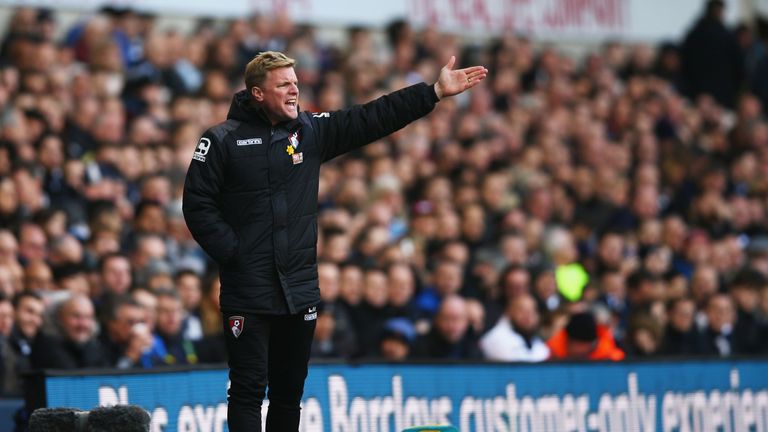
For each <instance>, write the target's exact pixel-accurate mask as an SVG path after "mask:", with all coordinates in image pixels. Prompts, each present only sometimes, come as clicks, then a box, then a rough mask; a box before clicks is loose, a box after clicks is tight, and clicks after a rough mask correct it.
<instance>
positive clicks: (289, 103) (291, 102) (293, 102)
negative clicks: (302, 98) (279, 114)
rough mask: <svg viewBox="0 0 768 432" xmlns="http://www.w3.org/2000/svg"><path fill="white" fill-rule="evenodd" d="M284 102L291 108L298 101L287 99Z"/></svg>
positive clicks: (294, 106)
mask: <svg viewBox="0 0 768 432" xmlns="http://www.w3.org/2000/svg"><path fill="white" fill-rule="evenodd" d="M285 104H286V105H288V106H289V107H291V108H296V104H298V101H297V100H296V99H288V101H287V102H286V103H285Z"/></svg>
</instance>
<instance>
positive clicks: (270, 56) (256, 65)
mask: <svg viewBox="0 0 768 432" xmlns="http://www.w3.org/2000/svg"><path fill="white" fill-rule="evenodd" d="M295 64H296V60H294V59H292V58H290V57H288V56H286V55H285V54H283V53H281V52H277V51H264V52H263V53H260V54H259V55H257V56H256V57H254V58H253V60H251V61H250V62H248V65H247V66H245V88H247V89H249V90H250V89H251V88H253V87H255V86H259V85H261V84H262V83H263V82H264V78H266V76H267V72H269V71H271V70H273V69H278V68H282V67H293V65H295Z"/></svg>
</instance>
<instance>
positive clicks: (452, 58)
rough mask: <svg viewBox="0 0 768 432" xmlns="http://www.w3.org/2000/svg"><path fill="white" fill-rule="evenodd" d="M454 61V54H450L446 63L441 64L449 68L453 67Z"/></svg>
mask: <svg viewBox="0 0 768 432" xmlns="http://www.w3.org/2000/svg"><path fill="white" fill-rule="evenodd" d="M454 63H456V56H451V58H450V59H449V60H448V63H446V64H445V66H443V67H444V68H446V69H448V70H451V69H453V64H454Z"/></svg>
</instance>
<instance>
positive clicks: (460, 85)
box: [435, 56, 488, 99]
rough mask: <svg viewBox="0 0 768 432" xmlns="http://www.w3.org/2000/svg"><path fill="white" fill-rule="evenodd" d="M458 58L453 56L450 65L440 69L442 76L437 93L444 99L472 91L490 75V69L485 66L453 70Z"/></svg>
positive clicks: (436, 87) (437, 86)
mask: <svg viewBox="0 0 768 432" xmlns="http://www.w3.org/2000/svg"><path fill="white" fill-rule="evenodd" d="M455 62H456V56H451V59H450V60H448V63H447V64H446V65H445V66H443V68H442V69H440V76H439V77H438V78H437V82H436V83H435V93H437V97H438V98H439V99H442V98H444V97H447V96H453V95H456V94H459V93H461V92H463V91H464V90H467V89H471V88H472V87H474V86H476V85H477V84H478V83H479V82H480V81H482V80H483V79H485V77H486V76H487V75H488V69H486V68H485V67H483V66H471V67H468V68H464V69H456V70H453V64H454V63H455Z"/></svg>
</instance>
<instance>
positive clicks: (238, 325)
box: [229, 315, 245, 337]
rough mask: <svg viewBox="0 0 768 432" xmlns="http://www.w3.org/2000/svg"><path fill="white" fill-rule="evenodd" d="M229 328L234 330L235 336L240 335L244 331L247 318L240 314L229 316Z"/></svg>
mask: <svg viewBox="0 0 768 432" xmlns="http://www.w3.org/2000/svg"><path fill="white" fill-rule="evenodd" d="M229 328H230V330H232V334H233V335H234V336H235V337H238V336H240V333H242V332H243V329H244V328H245V318H243V317H241V316H239V315H234V316H231V317H229Z"/></svg>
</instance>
